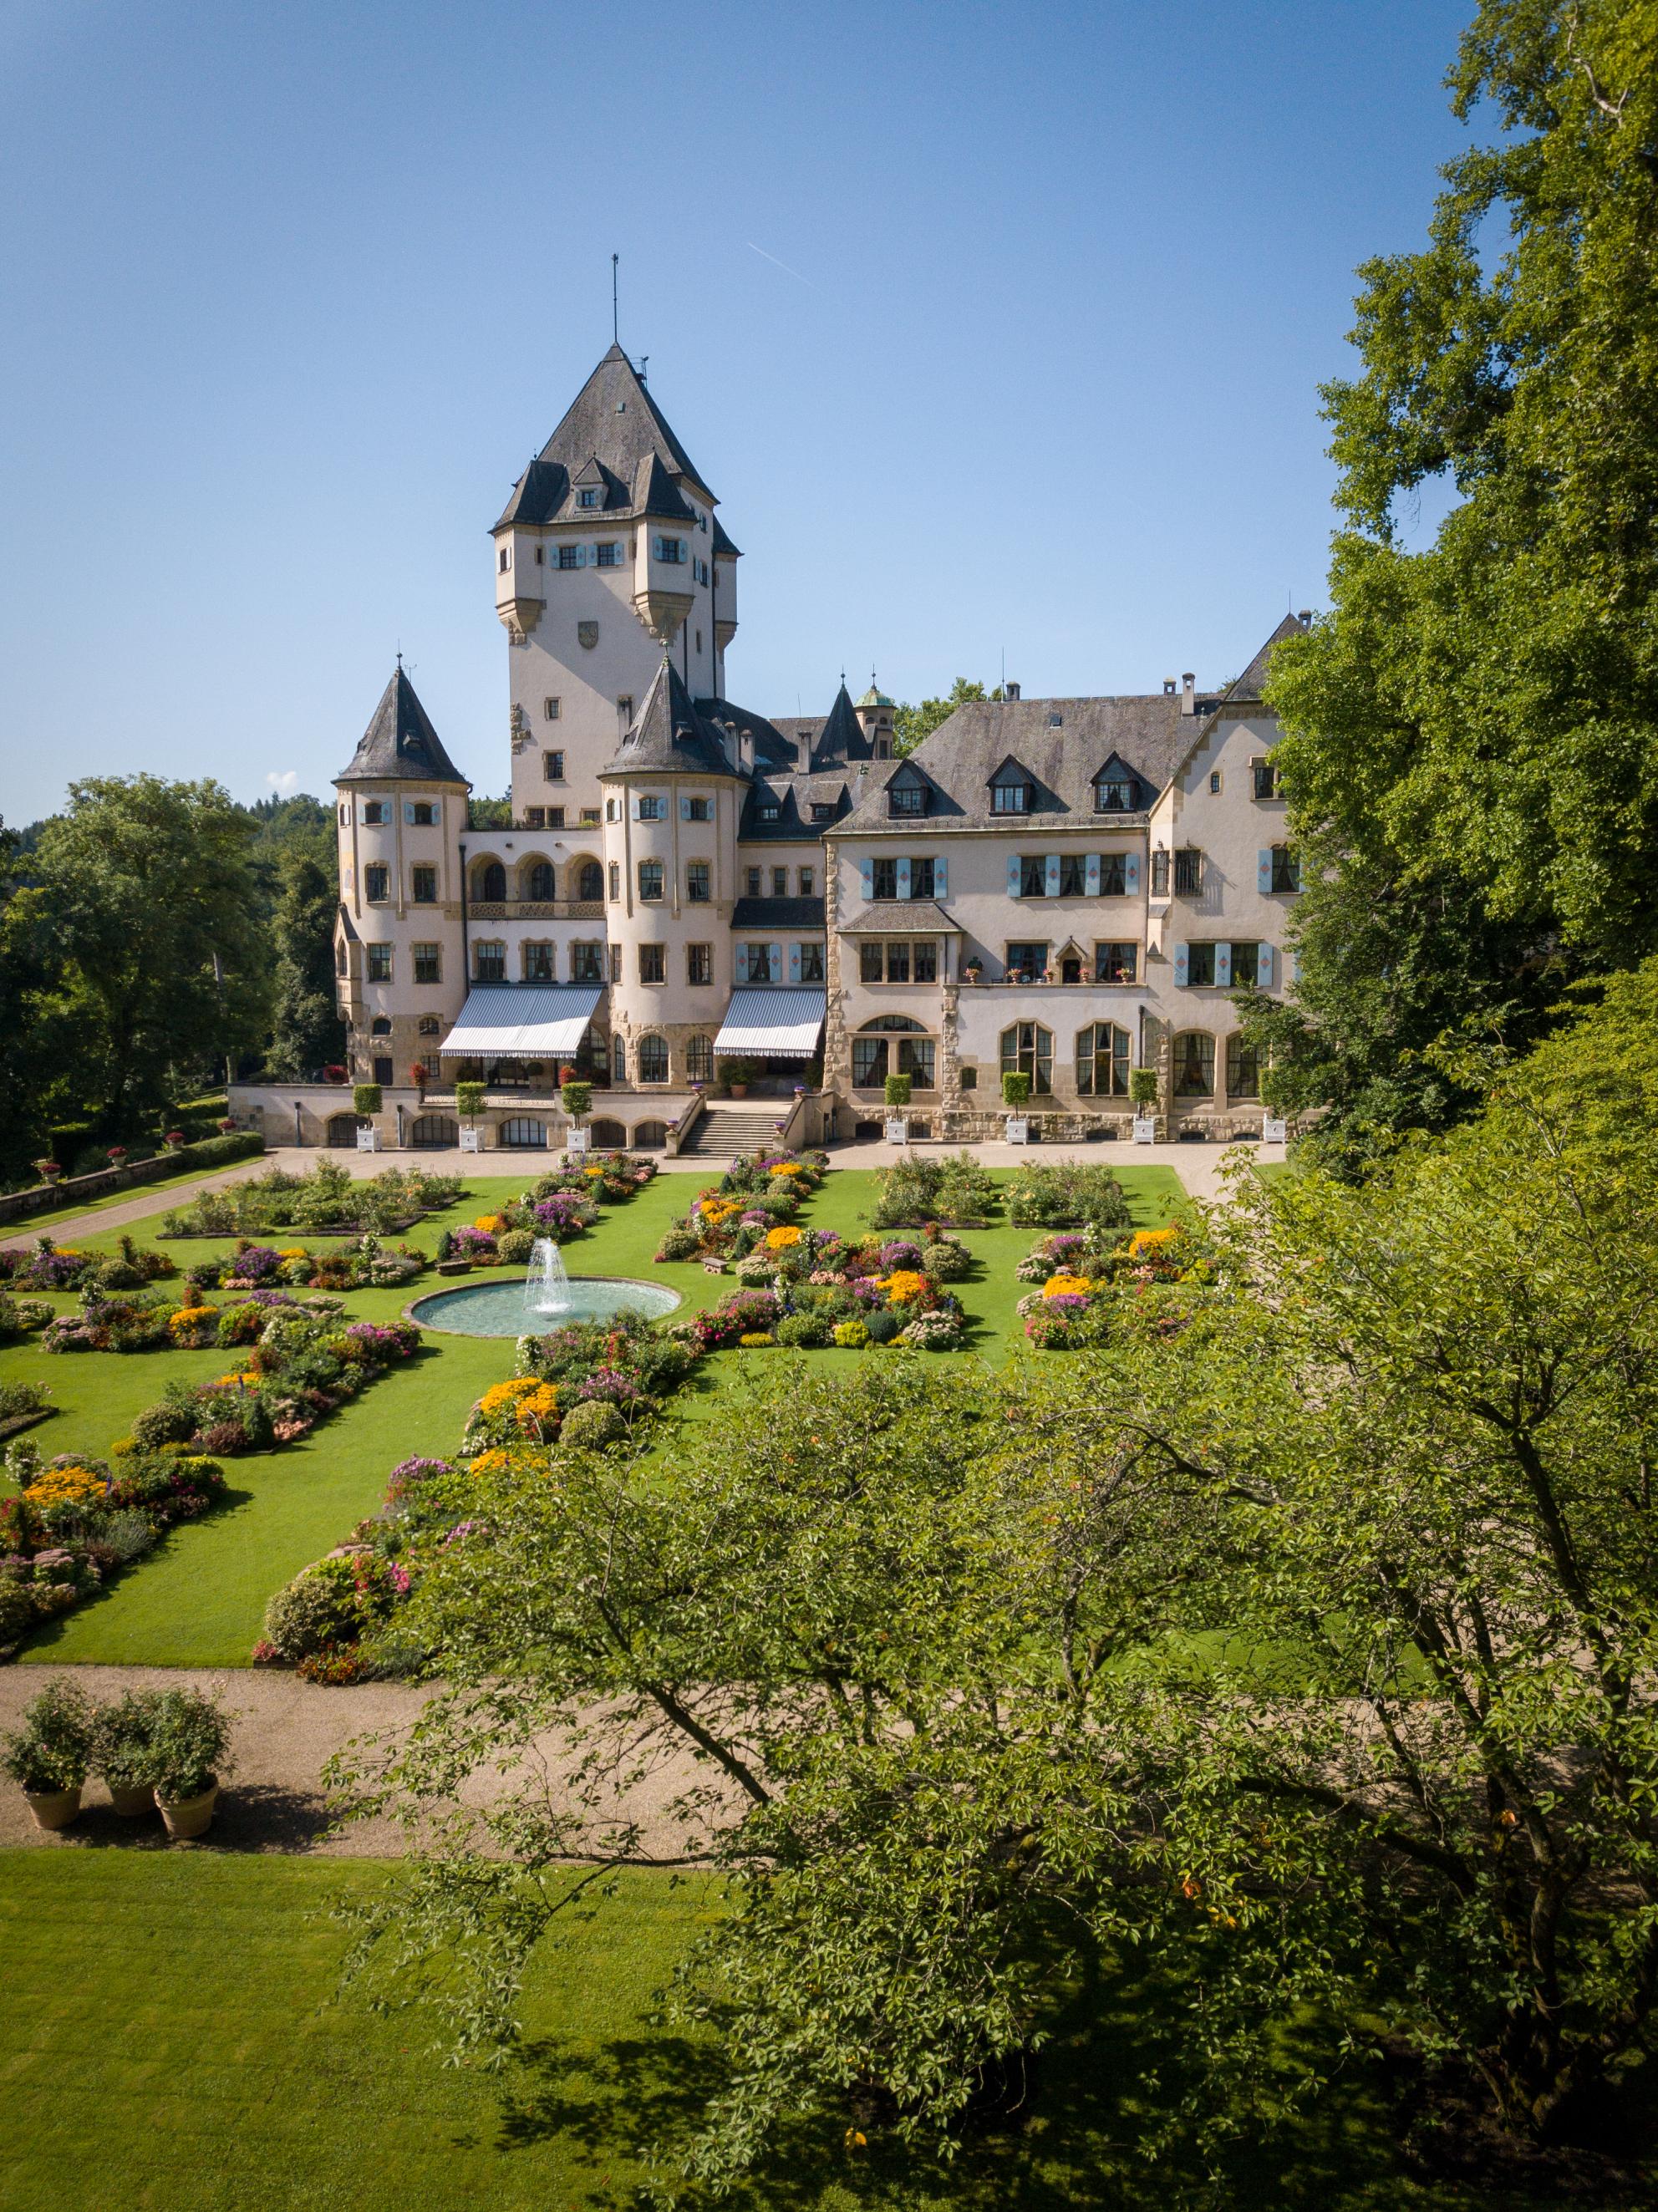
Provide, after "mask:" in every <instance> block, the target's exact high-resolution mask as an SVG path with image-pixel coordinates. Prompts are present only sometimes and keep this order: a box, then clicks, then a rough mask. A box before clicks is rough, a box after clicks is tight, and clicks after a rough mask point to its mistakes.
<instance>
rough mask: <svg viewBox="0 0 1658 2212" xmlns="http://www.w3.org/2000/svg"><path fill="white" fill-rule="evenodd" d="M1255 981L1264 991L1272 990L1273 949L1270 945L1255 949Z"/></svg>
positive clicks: (1258, 946)
mask: <svg viewBox="0 0 1658 2212" xmlns="http://www.w3.org/2000/svg"><path fill="white" fill-rule="evenodd" d="M1255 981H1256V982H1257V983H1259V984H1260V987H1261V989H1262V990H1263V991H1270V990H1271V989H1272V946H1271V945H1257V946H1256V947H1255Z"/></svg>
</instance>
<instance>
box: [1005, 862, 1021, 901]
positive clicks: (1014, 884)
mask: <svg viewBox="0 0 1658 2212" xmlns="http://www.w3.org/2000/svg"><path fill="white" fill-rule="evenodd" d="M1007 895H1008V896H1009V898H1017V896H1019V856H1018V854H1017V853H1010V854H1008V856H1007Z"/></svg>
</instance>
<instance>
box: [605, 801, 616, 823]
mask: <svg viewBox="0 0 1658 2212" xmlns="http://www.w3.org/2000/svg"><path fill="white" fill-rule="evenodd" d="M604 819H605V820H606V821H607V822H614V821H615V820H616V801H615V799H606V800H605V802H604Z"/></svg>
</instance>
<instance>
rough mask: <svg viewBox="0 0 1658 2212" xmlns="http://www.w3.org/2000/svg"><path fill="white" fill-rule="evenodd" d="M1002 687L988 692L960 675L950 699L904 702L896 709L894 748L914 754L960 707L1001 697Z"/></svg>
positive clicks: (982, 686)
mask: <svg viewBox="0 0 1658 2212" xmlns="http://www.w3.org/2000/svg"><path fill="white" fill-rule="evenodd" d="M1001 696H1002V695H1001V690H1000V688H999V687H998V689H997V690H994V691H987V690H985V687H984V685H983V684H974V683H971V682H969V679H968V678H966V677H965V676H958V677H957V678H956V681H955V682H954V683H953V684H951V685H950V696H949V697H948V698H947V699H923V700H922V702H921V703H920V706H919V707H914V706H911V705H910V704H909V703H908V702H902V703H901V704H900V705H898V706H897V707H896V708H894V710H893V716H892V750H893V751H894V753H895V754H896V755H897V756H898V757H900V758H902V757H903V756H904V755H905V754H906V753H913V752H914V750H915V748H916V746H917V745H919V744H920V743H921V742H922V740H923V739H924V738H930V737H931V736H932V732H934V731H935V730H936V729H938V728H939V727H940V726H941V725H942V724H944V723H945V722H947V721H948V720H950V716H951V715H952V714H954V713H955V712H956V709H957V708H958V707H965V706H968V705H969V704H970V703H971V702H973V701H974V700H975V699H987V698H988V699H999V698H1000V697H1001Z"/></svg>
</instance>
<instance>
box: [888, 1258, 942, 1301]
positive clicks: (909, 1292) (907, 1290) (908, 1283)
mask: <svg viewBox="0 0 1658 2212" xmlns="http://www.w3.org/2000/svg"><path fill="white" fill-rule="evenodd" d="M931 1287H932V1285H930V1284H929V1283H928V1281H927V1279H926V1276H925V1275H922V1274H918V1273H916V1271H915V1270H914V1268H913V1267H895V1268H894V1270H893V1272H892V1273H891V1274H890V1275H884V1276H883V1277H882V1278H881V1279H880V1281H879V1282H878V1285H877V1288H878V1289H879V1290H883V1291H885V1292H886V1294H887V1304H889V1305H890V1306H907V1305H913V1304H914V1302H915V1300H916V1299H917V1298H924V1297H926V1294H927V1292H928V1291H929V1290H930V1289H931Z"/></svg>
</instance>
